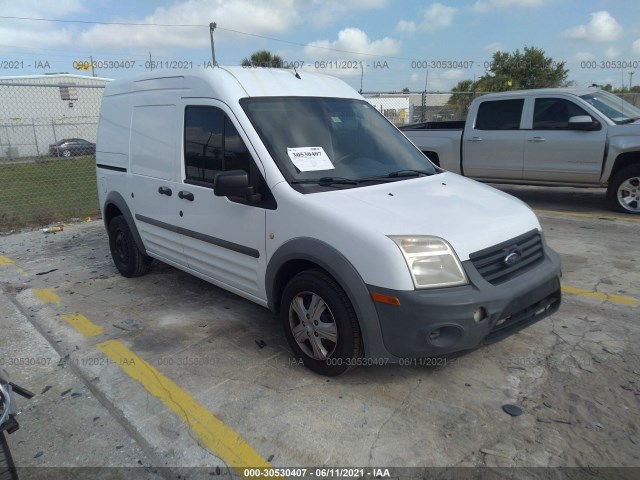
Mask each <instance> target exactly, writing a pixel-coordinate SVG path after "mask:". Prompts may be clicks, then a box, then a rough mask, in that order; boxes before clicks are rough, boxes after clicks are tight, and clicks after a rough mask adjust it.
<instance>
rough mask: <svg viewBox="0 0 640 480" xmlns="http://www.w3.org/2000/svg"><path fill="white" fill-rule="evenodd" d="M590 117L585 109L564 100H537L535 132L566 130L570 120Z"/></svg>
mask: <svg viewBox="0 0 640 480" xmlns="http://www.w3.org/2000/svg"><path fill="white" fill-rule="evenodd" d="M579 115H587V116H588V115H589V114H588V113H587V112H586V111H585V110H584V109H582V108H581V107H579V106H578V105H576V104H575V103H573V102H570V101H569V100H565V99H564V98H536V103H535V107H534V109H533V126H532V128H533V129H534V130H555V129H562V130H566V129H568V128H569V119H570V118H571V117H576V116H579Z"/></svg>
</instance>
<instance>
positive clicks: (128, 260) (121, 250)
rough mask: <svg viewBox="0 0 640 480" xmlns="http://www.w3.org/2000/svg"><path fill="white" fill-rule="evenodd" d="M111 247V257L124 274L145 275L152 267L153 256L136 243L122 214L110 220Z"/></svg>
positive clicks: (125, 275) (130, 275) (131, 275)
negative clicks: (140, 248) (149, 255)
mask: <svg viewBox="0 0 640 480" xmlns="http://www.w3.org/2000/svg"><path fill="white" fill-rule="evenodd" d="M107 230H108V232H109V249H110V250H111V258H113V263H115V265H116V268H117V269H118V271H119V272H120V273H121V274H122V276H124V277H127V278H131V277H139V276H141V275H144V274H145V273H147V272H148V271H149V269H150V268H151V263H152V262H153V258H151V257H148V256H147V255H145V254H143V253H142V252H141V251H140V250H139V249H138V246H137V245H136V241H135V240H134V238H133V234H132V233H131V229H130V228H129V225H127V221H126V220H125V219H124V217H122V216H121V215H119V216H117V217H114V218H113V219H112V220H111V222H109V227H108V229H107Z"/></svg>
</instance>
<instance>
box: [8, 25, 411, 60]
mask: <svg viewBox="0 0 640 480" xmlns="http://www.w3.org/2000/svg"><path fill="white" fill-rule="evenodd" d="M0 19H5V20H29V21H34V22H51V23H80V24H85V25H121V26H131V27H178V28H200V27H201V28H207V29H208V28H209V24H206V25H204V24H202V25H200V24H167V23H134V22H98V21H89V20H58V19H53V18H35V17H10V16H4V15H0ZM216 28H217V29H218V30H223V31H225V32H230V33H236V34H238V35H245V36H248V37H255V38H260V39H263V40H271V41H274V42H280V43H286V44H288V45H295V46H297V47H303V48H317V49H319V50H327V51H331V52H338V53H350V54H352V55H363V56H366V57H376V58H389V59H392V60H409V61H410V60H413V59H412V58H406V57H395V56H391V55H378V54H375V53H364V52H354V51H352V50H341V49H339V48H331V47H321V46H319V45H312V44H310V43H298V42H292V41H289V40H283V39H281V38H274V37H267V36H265V35H258V34H255V33H248V32H242V31H240V30H234V29H232V28H224V27H220V26H217V27H216Z"/></svg>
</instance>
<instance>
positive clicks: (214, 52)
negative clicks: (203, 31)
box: [209, 22, 218, 67]
mask: <svg viewBox="0 0 640 480" xmlns="http://www.w3.org/2000/svg"><path fill="white" fill-rule="evenodd" d="M216 27H217V25H216V24H215V22H211V23H210V24H209V35H211V59H212V60H213V66H214V67H217V66H218V62H216V47H215V44H214V43H213V31H214V30H215V29H216Z"/></svg>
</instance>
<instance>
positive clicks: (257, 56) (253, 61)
mask: <svg viewBox="0 0 640 480" xmlns="http://www.w3.org/2000/svg"><path fill="white" fill-rule="evenodd" d="M241 65H242V66H243V67H269V68H282V67H283V65H284V60H282V57H279V56H278V55H273V54H272V53H271V52H270V51H268V50H259V51H257V52H254V53H252V54H251V57H250V58H246V57H245V58H243V59H242V63H241Z"/></svg>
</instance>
